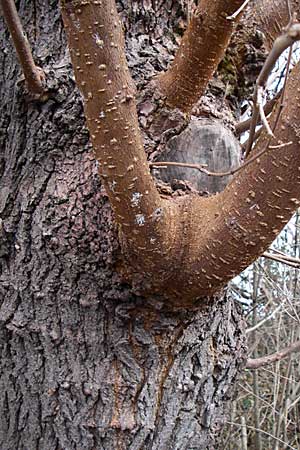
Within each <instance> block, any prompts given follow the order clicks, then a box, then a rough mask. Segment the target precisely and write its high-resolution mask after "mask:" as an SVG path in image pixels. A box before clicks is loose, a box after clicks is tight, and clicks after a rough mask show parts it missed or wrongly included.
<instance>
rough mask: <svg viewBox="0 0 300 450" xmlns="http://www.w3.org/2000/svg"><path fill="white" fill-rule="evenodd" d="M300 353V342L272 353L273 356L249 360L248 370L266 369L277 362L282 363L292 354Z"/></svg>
mask: <svg viewBox="0 0 300 450" xmlns="http://www.w3.org/2000/svg"><path fill="white" fill-rule="evenodd" d="M299 351H300V341H297V342H294V343H293V344H291V345H289V346H288V347H286V348H284V349H283V350H279V351H278V352H275V353H272V354H271V355H267V356H262V357H261V358H255V359H251V358H249V359H248V360H247V362H246V368H247V369H259V368H260V367H264V366H266V365H268V364H272V363H274V362H276V361H281V360H282V359H283V358H286V357H287V356H289V355H290V354H291V353H296V352H299Z"/></svg>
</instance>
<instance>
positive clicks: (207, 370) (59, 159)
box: [0, 0, 245, 450]
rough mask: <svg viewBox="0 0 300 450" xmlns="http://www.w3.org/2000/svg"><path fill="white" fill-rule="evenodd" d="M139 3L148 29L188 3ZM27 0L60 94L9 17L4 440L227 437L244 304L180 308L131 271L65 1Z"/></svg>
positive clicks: (0, 366)
mask: <svg viewBox="0 0 300 450" xmlns="http://www.w3.org/2000/svg"><path fill="white" fill-rule="evenodd" d="M137 3H138V13H139V14H137V17H136V20H135V22H134V23H132V24H131V23H130V21H129V20H128V26H130V27H131V28H129V30H130V32H132V30H134V31H135V32H136V36H137V38H138V39H140V38H141V36H143V38H144V39H147V38H148V35H149V32H147V31H145V30H147V25H148V24H149V21H150V20H151V23H152V22H153V23H158V26H160V27H163V26H166V25H167V24H168V23H169V22H167V21H166V18H168V20H170V23H172V22H171V21H172V18H173V19H174V18H175V19H177V16H178V11H180V8H179V6H178V5H179V4H177V3H174V1H173V0H172V2H170V1H168V0H166V1H165V2H163V4H160V6H159V8H160V9H159V10H157V9H155V8H157V2H156V1H154V0H153V2H149V1H148V0H147V1H145V2H143V1H142V0H141V1H139V2H136V1H135V0H133V1H126V3H125V2H124V1H122V4H121V3H120V2H119V7H120V8H121V7H123V8H125V6H126V12H127V9H128V11H129V12H128V15H129V16H130V17H131V18H132V17H134V14H131V12H132V11H134V12H136V11H137ZM171 3H172V5H175V6H176V5H177V6H176V8H177V10H175V11H174V12H173V16H172V17H171V18H170V19H169V16H170V12H169V11H170V4H171ZM18 5H19V14H20V17H21V20H22V22H23V23H24V26H25V27H26V30H29V32H30V33H31V35H34V36H36V39H35V42H34V45H33V51H34V55H35V57H36V55H38V59H37V62H39V64H41V65H42V66H43V68H45V71H46V73H47V80H48V82H49V89H51V97H50V98H49V99H48V100H47V101H46V102H45V103H38V104H37V103H35V102H31V101H28V98H27V97H26V95H24V90H23V83H22V81H20V78H21V77H20V74H21V71H20V68H19V64H18V62H17V61H16V58H15V56H14V52H13V48H12V44H11V40H10V39H9V38H8V33H7V32H6V31H5V30H6V29H5V26H4V24H3V21H2V19H1V17H0V29H1V33H0V46H1V49H2V48H3V49H5V51H4V52H0V77H1V83H0V98H1V101H0V108H1V114H0V147H1V152H0V214H1V221H0V243H1V246H0V264H1V265H0V387H1V389H0V410H1V412H2V414H1V416H0V448H1V450H35V449H36V450H57V449H63V450H66V449H67V450H83V449H85V450H102V449H103V450H104V449H105V450H116V449H120V450H125V449H126V450H129V449H130V450H140V449H141V448H142V449H143V450H174V449H177V450H199V449H201V448H202V449H203V450H204V449H205V448H217V444H216V441H215V435H216V433H217V431H218V429H219V428H220V427H221V426H222V423H223V422H224V412H225V409H226V404H227V403H228V400H229V399H230V398H231V397H232V395H233V388H232V386H233V385H234V382H235V380H236V377H237V373H238V370H239V365H240V363H241V356H242V355H243V354H244V353H245V349H244V344H243V342H244V337H243V334H242V327H243V324H242V322H241V313H240V312H239V311H238V310H237V309H236V303H235V302H233V301H232V300H231V299H230V298H226V296H223V294H222V295H221V296H220V297H219V298H218V297H213V298H211V299H207V303H205V304H204V302H202V304H201V305H199V306H198V307H195V308H193V309H191V308H187V309H185V308H172V307H168V305H167V304H166V303H163V302H161V301H159V299H158V298H157V297H156V296H148V297H147V298H143V297H137V296H135V295H134V294H133V293H132V291H131V290H130V288H129V287H128V286H127V285H124V284H122V283H121V281H120V279H119V277H118V275H117V273H116V271H115V269H114V267H115V264H116V255H115V254H116V249H117V240H116V236H115V234H114V226H113V219H112V214H111V209H110V206H109V203H108V200H107V196H106V194H105V192H104V190H102V189H101V183H100V179H99V177H98V173H97V164H96V162H95V160H94V156H93V152H92V151H91V146H90V145H89V142H88V133H87V130H86V128H85V126H84V117H83V111H82V109H83V108H82V99H81V97H80V95H79V92H78V90H77V89H76V85H75V83H74V77H73V72H72V70H71V65H70V61H69V55H68V52H67V51H66V42H65V40H64V33H63V30H62V23H61V20H60V15H59V10H58V5H57V4H56V2H55V1H51V2H49V1H48V0H40V1H39V2H32V1H28V0H20V1H19V2H18ZM124 5H125V6H124ZM149 5H150V9H149ZM126 12H123V14H124V15H125V13H126ZM149 16H150V19H149V21H148V17H149ZM175 19H174V20H175ZM132 20H133V19H132ZM170 29H171V28H170ZM2 30H3V32H2ZM163 44H165V41H163ZM157 48H158V49H159V48H160V47H159V46H158V45H157ZM164 48H166V49H167V48H168V46H167V45H166V44H165V47H164ZM155 51H156V52H157V53H158V51H157V49H155ZM141 53H142V52H141ZM139 55H140V53H139V52H138V51H136V53H134V54H133V55H132V56H130V55H129V56H130V57H131V58H132V59H131V61H130V62H131V63H132V62H133V61H134V62H135V61H136V59H137V57H138V56H139ZM134 57H135V58H134ZM155 63H156V61H155ZM139 64H140V66H139V70H140V71H141V72H142V71H143V70H145V71H146V69H147V68H148V66H146V68H145V67H144V66H143V64H142V63H139ZM166 270H167V268H166Z"/></svg>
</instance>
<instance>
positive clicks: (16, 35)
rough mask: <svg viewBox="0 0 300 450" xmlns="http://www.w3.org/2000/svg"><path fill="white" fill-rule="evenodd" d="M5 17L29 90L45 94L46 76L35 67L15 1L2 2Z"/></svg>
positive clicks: (2, 0) (0, 3)
mask: <svg viewBox="0 0 300 450" xmlns="http://www.w3.org/2000/svg"><path fill="white" fill-rule="evenodd" d="M0 5H1V7H2V11H3V16H4V19H5V22H6V24H7V27H8V29H9V31H10V34H11V37H12V40H13V42H14V45H15V49H16V52H17V55H18V58H19V61H20V64H21V66H22V69H23V72H24V76H25V80H26V83H27V86H28V89H29V91H30V92H32V93H33V94H37V95H41V94H42V93H43V92H44V85H43V83H44V81H45V74H44V72H43V71H42V69H40V68H39V67H37V66H36V65H35V62H34V60H33V56H32V52H31V48H30V44H29V42H28V39H27V37H26V34H25V32H24V30H23V27H22V24H21V21H20V19H19V15H18V12H17V9H16V5H15V2H14V0H0Z"/></svg>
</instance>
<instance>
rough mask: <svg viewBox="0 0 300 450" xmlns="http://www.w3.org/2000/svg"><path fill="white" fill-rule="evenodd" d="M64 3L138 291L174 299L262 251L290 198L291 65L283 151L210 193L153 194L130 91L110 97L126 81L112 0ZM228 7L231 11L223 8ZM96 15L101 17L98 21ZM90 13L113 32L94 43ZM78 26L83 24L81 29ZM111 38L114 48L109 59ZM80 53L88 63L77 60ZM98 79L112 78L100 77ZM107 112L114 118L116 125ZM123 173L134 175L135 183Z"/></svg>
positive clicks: (295, 78) (217, 280) (293, 172)
mask: <svg viewBox="0 0 300 450" xmlns="http://www.w3.org/2000/svg"><path fill="white" fill-rule="evenodd" d="M63 4H64V5H65V6H64V9H63V11H64V20H65V22H66V24H67V32H68V36H69V41H70V47H71V53H72V54H73V58H74V61H75V60H76V52H77V53H79V56H77V58H81V59H80V60H78V61H80V62H79V63H78V64H77V63H76V62H75V63H74V69H75V73H76V77H77V81H78V83H79V85H80V86H81V87H82V83H84V86H83V90H82V91H83V94H84V96H85V103H86V111H87V118H88V124H89V127H90V131H91V134H92V139H93V140H94V142H95V145H96V154H97V157H98V158H99V159H100V163H103V167H104V169H102V173H103V171H104V176H105V183H106V186H108V192H109V195H110V201H111V204H112V206H113V209H114V211H115V214H116V220H117V222H118V223H119V225H120V227H121V242H122V250H123V256H125V260H126V261H127V265H130V266H131V272H132V273H131V278H132V279H133V281H134V282H135V283H136V284H137V285H138V287H139V288H140V289H142V291H143V292H156V293H160V294H163V295H164V296H166V297H168V298H171V299H177V301H178V299H180V302H186V301H189V300H193V299H195V298H197V297H204V296H206V295H209V294H212V293H213V292H215V291H217V290H218V289H220V288H221V287H222V286H224V284H226V283H227V282H228V281H229V280H230V279H232V278H233V277H234V276H235V275H237V274H238V273H240V271H241V270H243V269H244V268H246V267H247V266H248V265H249V264H250V263H251V262H253V261H254V260H255V259H256V258H257V257H258V256H259V255H260V254H262V253H263V251H264V250H265V249H266V248H267V247H268V246H269V244H270V243H271V242H272V241H273V240H274V238H275V237H276V235H277V234H278V233H279V231H280V230H281V229H282V228H283V226H284V225H285V224H286V223H287V221H288V220H289V219H290V217H291V215H292V214H293V212H294V210H295V209H296V207H297V205H298V204H299V200H300V196H299V187H298V185H299V179H300V178H299V170H298V167H299V166H300V159H299V152H298V146H299V144H298V137H297V125H296V123H295V122H294V121H290V120H289V117H294V118H296V117H298V116H299V114H300V111H299V104H300V102H299V100H300V96H299V95H298V94H297V88H296V86H297V84H298V83H299V81H300V80H299V74H298V72H297V69H296V70H294V72H293V74H292V75H291V79H290V82H289V84H288V87H287V106H286V107H285V109H284V110H283V112H282V120H281V125H280V128H279V129H278V131H277V139H280V140H281V141H282V142H289V141H292V145H289V146H287V148H286V149H285V151H284V152H283V151H282V149H281V148H278V149H269V150H268V151H267V152H265V153H264V154H263V155H262V156H261V158H259V159H257V160H255V161H254V162H253V163H251V164H249V165H247V167H245V168H244V169H243V170H241V171H240V172H238V173H237V174H236V175H235V177H234V179H233V180H232V182H231V183H230V184H229V185H228V187H227V188H226V189H225V191H224V192H222V193H221V194H219V195H216V196H211V197H209V198H199V197H198V196H193V195H190V196H187V197H184V198H181V199H178V200H177V201H172V200H171V201H168V202H167V201H162V200H160V199H159V196H158V193H157V192H156V190H155V187H154V185H153V183H152V181H151V177H150V175H149V172H148V170H147V169H146V159H145V157H144V155H143V149H142V144H141V138H140V134H139V129H138V125H137V119H136V114H135V105H134V101H133V99H130V100H132V101H130V102H123V103H121V102H119V101H117V99H116V97H115V96H116V95H121V93H122V86H129V85H130V81H129V74H128V71H127V67H126V62H125V57H124V54H123V53H122V49H121V41H122V40H121V30H120V28H119V26H118V27H115V26H114V23H115V22H116V20H117V16H116V11H115V10H113V9H112V8H113V2H109V3H108V4H107V5H106V6H104V5H102V6H101V5H99V6H98V8H97V9H94V8H93V2H91V3H89V2H76V4H75V3H74V2H72V1H70V2H64V3H63ZM217 4H218V3H217ZM75 5H76V6H75ZM97 5H98V4H97ZM229 12H232V11H228V12H226V14H228V13H229ZM97 14H99V17H97ZM101 17H104V18H105V21H104V22H101ZM212 20H214V19H212ZM95 21H96V24H97V25H96V28H95V29H94V28H93V27H94V26H95V25H91V24H92V23H94V22H95ZM98 23H99V24H104V29H105V30H106V34H105V35H106V36H110V38H111V39H112V40H107V41H106V40H105V39H104V41H103V44H101V45H100V47H99V45H97V43H96V42H95V37H94V36H95V33H97V29H98V28H97V27H98V26H99V25H98ZM116 23H119V22H116ZM83 24H84V25H83ZM111 24H112V28H110V27H111ZM71 26H72V28H70V27H71ZM89 27H90V28H89ZM86 30H89V31H88V33H87V34H86ZM80 31H83V32H82V33H81V32H80ZM114 33H117V34H118V36H115V35H114ZM73 39H74V40H73ZM99 39H101V35H99ZM115 42H117V43H118V44H115ZM111 43H112V44H113V47H112V48H113V51H112V52H113V53H112V56H111V59H109V58H108V55H109V54H110V52H111ZM202 44H203V43H202ZM115 45H117V47H115ZM114 52H115V53H114ZM74 55H75V56H74ZM85 55H87V56H85ZM85 58H87V59H88V61H87V62H88V63H89V64H88V66H87V67H88V70H87V69H85V70H84V69H83V68H82V62H83V61H84V60H85ZM94 58H95V60H94ZM102 64H103V65H104V66H105V70H104V77H103V75H102V70H100V71H99V70H97V67H99V65H102ZM116 66H119V67H120V69H118V70H120V74H119V75H116V73H117V74H118V71H117V72H114V67H116ZM106 70H107V73H106ZM90 74H92V76H90ZM106 76H107V77H106ZM107 79H108V80H111V84H109V85H107V81H106V80H107ZM182 85H183V86H184V85H185V84H184V81H182ZM103 90H105V92H104V93H103V92H102V91H103ZM118 92H120V94H118ZM295 93H296V94H295ZM103 95H104V96H103ZM100 102H104V103H105V104H106V105H107V102H109V109H111V104H110V103H111V102H113V103H112V104H116V106H114V107H113V111H112V112H111V111H109V113H108V114H107V116H108V118H107V119H105V118H104V120H105V124H104V126H103V127H102V128H101V125H100V123H99V122H101V121H99V103H100ZM101 111H102V110H101ZM114 118H116V119H118V121H117V122H116V123H117V125H115V123H114ZM106 120H107V122H106ZM124 125H125V126H126V128H127V127H129V130H127V129H126V133H127V131H129V133H132V136H133V137H135V140H133V141H132V142H133V144H130V145H128V143H129V141H128V140H127V139H131V137H130V134H129V138H124ZM97 127H98V128H97ZM99 127H100V128H99ZM111 130H112V131H111ZM96 131H99V132H97V133H96ZM110 133H112V134H110ZM114 136H116V137H114ZM115 139H116V142H115ZM121 142H122V144H123V145H122V147H121V146H120V143H121ZM130 142H131V141H130ZM266 145H268V143H266V138H262V139H261V140H260V141H259V143H258V145H257V150H256V151H257V152H259V151H260V150H261V149H262V148H264V147H265V146H266ZM101 146H102V147H101ZM102 152H103V153H102ZM103 155H104V159H103ZM108 158H110V160H108ZM135 159H136V164H135ZM109 161H111V162H109ZM104 163H105V164H104ZM132 163H133V164H132ZM110 164H111V165H112V168H111V169H110V168H109V166H110ZM106 165H107V169H105V167H106ZM132 166H133V167H132ZM128 167H131V170H130V172H129V173H130V175H127V173H128V172H127V169H128ZM118 175H119V176H120V181H119V179H117V176H118ZM131 177H133V178H134V180H135V182H134V183H136V184H134V192H132V178H131ZM112 183H117V184H116V186H117V194H116V193H114V192H113V191H112V189H111V188H110V186H111V185H112ZM121 187H122V190H121ZM133 194H139V195H140V201H139V202H137V203H138V206H137V207H133V197H132V195H133ZM137 216H138V217H143V223H142V224H140V223H138V221H137ZM131 230H132V232H131ZM170 268H171V269H170ZM171 280H172V281H171ZM141 284H142V286H141Z"/></svg>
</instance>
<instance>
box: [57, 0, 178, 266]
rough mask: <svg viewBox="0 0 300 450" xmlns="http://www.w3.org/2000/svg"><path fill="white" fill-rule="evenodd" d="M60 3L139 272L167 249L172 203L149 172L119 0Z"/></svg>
mask: <svg viewBox="0 0 300 450" xmlns="http://www.w3.org/2000/svg"><path fill="white" fill-rule="evenodd" d="M61 6H62V16H63V20H64V24H65V29H66V33H67V37H68V41H69V47H70V53H71V58H72V62H73V67H74V72H75V76H76V82H77V85H78V87H79V88H80V90H81V92H82V94H83V97H84V102H85V115H86V119H87V125H88V128H89V131H90V134H91V140H92V143H93V147H94V150H95V154H96V158H97V160H98V161H99V165H100V169H99V171H100V175H101V177H102V179H103V181H104V185H105V188H106V191H107V194H108V197H109V200H110V203H111V205H112V207H113V210H114V213H115V219H116V222H117V223H118V224H119V226H120V235H121V241H122V242H123V251H124V252H127V253H128V254H129V256H128V257H129V258H130V259H131V261H133V262H134V264H135V265H136V266H137V268H138V270H140V271H141V273H142V272H143V271H144V270H147V271H149V270H150V267H151V268H152V269H151V270H154V269H153V267H152V264H154V265H155V260H156V258H157V256H155V255H157V253H159V255H161V253H163V252H167V250H166V247H167V248H169V236H172V232H171V230H170V229H169V227H170V226H171V220H170V217H169V216H170V214H172V211H171V209H172V208H170V206H169V207H166V205H165V202H164V201H163V200H162V199H161V198H160V196H159V194H158V192H157V190H156V187H155V185H154V182H153V179H152V177H151V175H150V171H149V167H148V163H147V159H146V155H145V152H144V149H143V143H142V138H141V134H140V130H139V125H138V119H137V113H136V106H135V98H134V95H135V87H134V84H133V81H132V79H131V77H130V74H129V71H128V67H127V62H126V57H125V51H124V37H123V30H122V23H121V22H120V19H119V17H118V13H117V10H116V5H115V2H114V1H113V0H109V1H105V2H99V1H88V2H87V1H83V0H82V1H78V0H76V1H75V0H74V1H68V0H62V1H61ZM166 223H168V227H167V226H166ZM140 260H141V264H143V267H142V266H140ZM148 263H149V264H148ZM156 264H157V263H156Z"/></svg>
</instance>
